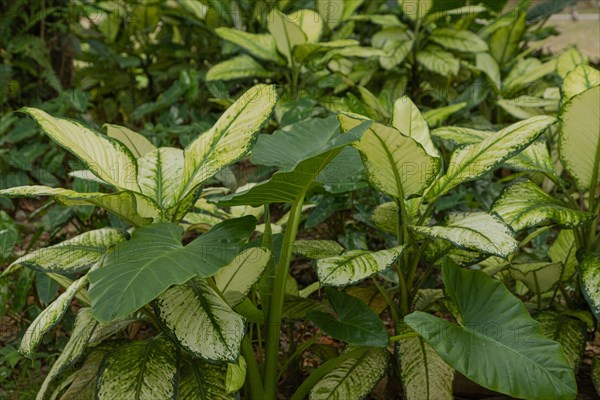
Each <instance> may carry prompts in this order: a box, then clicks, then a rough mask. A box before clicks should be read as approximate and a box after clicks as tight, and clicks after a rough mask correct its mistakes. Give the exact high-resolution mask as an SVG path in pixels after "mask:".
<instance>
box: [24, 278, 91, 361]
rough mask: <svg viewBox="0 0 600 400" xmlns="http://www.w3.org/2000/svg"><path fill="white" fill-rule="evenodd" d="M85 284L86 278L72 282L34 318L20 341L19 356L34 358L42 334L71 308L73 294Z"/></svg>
mask: <svg viewBox="0 0 600 400" xmlns="http://www.w3.org/2000/svg"><path fill="white" fill-rule="evenodd" d="M86 283H87V277H86V276H83V277H81V278H79V279H78V280H76V281H75V282H73V283H72V284H71V285H70V286H69V287H68V288H67V289H66V290H65V291H64V292H63V293H62V294H61V295H60V296H58V298H57V299H56V300H54V301H53V302H52V303H51V304H50V305H49V306H48V307H46V308H45V309H44V310H43V311H42V312H41V313H40V314H39V315H38V316H37V317H36V319H35V320H34V321H33V322H32V323H31V325H29V327H28V328H27V330H26V331H25V334H24V335H23V338H22V339H21V344H20V345H19V352H20V353H21V354H23V355H24V356H25V357H29V358H33V357H34V356H35V349H36V348H37V346H38V345H39V344H40V342H41V341H42V338H43V337H44V334H45V333H46V332H48V331H49V330H50V329H52V328H53V327H54V326H55V325H56V324H58V322H59V321H60V320H61V319H62V317H63V315H65V312H67V310H68V309H69V307H70V306H71V301H72V300H73V297H74V296H75V293H77V291H78V290H79V289H81V288H82V287H84V286H85V284H86Z"/></svg>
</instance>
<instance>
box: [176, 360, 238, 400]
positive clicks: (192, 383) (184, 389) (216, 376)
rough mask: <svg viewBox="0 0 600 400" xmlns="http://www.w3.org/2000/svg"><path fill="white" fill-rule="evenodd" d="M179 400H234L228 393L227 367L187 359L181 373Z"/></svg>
mask: <svg viewBox="0 0 600 400" xmlns="http://www.w3.org/2000/svg"><path fill="white" fill-rule="evenodd" d="M179 375H180V377H179V387H178V390H177V398H178V399H179V400H233V399H234V398H235V396H233V395H232V394H229V393H228V392H227V365H225V364H212V363H207V362H204V361H202V360H198V359H192V358H191V357H186V358H185V359H183V360H182V363H181V368H180V372H179Z"/></svg>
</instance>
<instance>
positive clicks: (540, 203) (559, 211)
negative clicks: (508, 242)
mask: <svg viewBox="0 0 600 400" xmlns="http://www.w3.org/2000/svg"><path fill="white" fill-rule="evenodd" d="M492 212H495V213H497V214H498V215H500V217H501V218H502V219H503V220H504V222H506V223H507V224H509V225H510V226H511V227H512V228H513V229H514V230H515V231H521V230H523V229H527V228H531V227H534V226H539V225H548V224H556V225H558V226H560V227H561V228H566V229H571V228H575V227H577V226H579V225H581V224H583V223H585V222H587V221H589V220H590V219H591V218H593V217H594V215H593V214H591V213H588V212H584V211H579V210H573V209H571V208H568V207H565V206H564V203H563V202H561V201H560V200H558V199H555V198H553V197H551V196H550V195H548V194H547V193H546V192H544V191H543V190H542V189H541V188H540V187H538V186H537V185H536V184H535V183H533V182H531V181H522V182H517V183H515V184H514V185H511V186H508V187H507V188H506V189H504V191H503V192H502V194H501V195H500V197H499V198H498V199H497V200H496V201H495V202H494V205H493V206H492Z"/></svg>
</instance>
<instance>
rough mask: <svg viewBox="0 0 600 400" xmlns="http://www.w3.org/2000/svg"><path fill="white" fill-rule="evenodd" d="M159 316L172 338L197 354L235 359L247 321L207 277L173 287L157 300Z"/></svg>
mask: <svg viewBox="0 0 600 400" xmlns="http://www.w3.org/2000/svg"><path fill="white" fill-rule="evenodd" d="M154 308H155V311H156V315H157V317H158V318H159V320H160V321H161V323H162V325H163V326H164V327H165V328H166V329H167V331H169V332H170V333H171V335H172V336H173V338H174V339H175V340H176V341H177V342H178V343H179V344H180V345H181V346H182V347H183V348H184V349H186V350H188V351H190V352H191V353H192V354H194V355H195V356H196V357H200V358H202V359H204V360H208V361H214V362H219V361H235V360H236V359H237V358H238V356H239V355H240V344H241V342H242V339H243V337H244V334H245V321H244V318H242V317H241V316H240V315H238V314H237V313H235V312H234V311H233V310H232V309H231V307H229V305H228V304H227V303H226V302H225V300H223V299H222V298H221V297H220V296H219V294H218V293H217V292H215V291H214V289H212V288H211V287H210V285H209V284H208V283H207V282H206V281H205V280H199V279H198V280H191V281H190V282H188V283H187V284H185V285H180V286H173V287H171V288H170V289H168V290H167V291H166V292H165V293H163V294H162V295H161V296H160V297H159V298H158V299H157V300H156V303H155V307H154Z"/></svg>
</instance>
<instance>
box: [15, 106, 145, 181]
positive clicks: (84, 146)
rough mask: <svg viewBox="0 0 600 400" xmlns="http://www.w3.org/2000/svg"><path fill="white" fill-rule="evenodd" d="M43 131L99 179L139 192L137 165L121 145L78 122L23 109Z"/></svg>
mask: <svg viewBox="0 0 600 400" xmlns="http://www.w3.org/2000/svg"><path fill="white" fill-rule="evenodd" d="M22 111H23V112H25V113H26V114H28V115H29V116H31V117H32V118H33V119H35V120H36V122H37V123H38V124H39V125H40V127H41V128H42V130H43V131H44V132H45V133H46V134H47V135H48V136H50V137H51V138H52V140H54V141H55V142H57V143H58V144H59V145H61V146H62V147H64V148H65V149H66V150H68V151H70V152H71V153H73V154H74V155H76V156H77V157H78V158H79V159H80V160H81V161H82V162H83V163H84V164H85V165H86V166H87V168H88V169H89V170H90V171H92V172H93V173H94V174H95V175H97V176H98V177H99V178H100V179H102V180H104V181H106V182H108V183H110V184H111V185H114V186H116V187H118V188H122V189H128V190H139V188H138V185H137V181H136V176H137V163H136V161H135V157H134V156H133V154H131V151H129V149H128V148H127V147H126V146H125V145H124V144H123V143H121V142H119V141H117V140H114V139H112V138H110V137H107V136H105V135H102V134H101V133H99V132H96V131H94V130H92V129H90V128H87V127H85V126H83V125H81V124H80V123H78V122H75V121H71V120H68V119H63V118H55V117H53V116H51V115H49V114H48V113H46V112H45V111H42V110H38V109H36V108H28V107H26V108H23V109H22Z"/></svg>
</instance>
